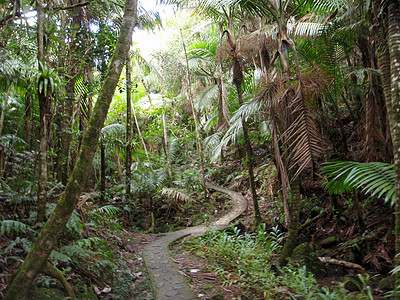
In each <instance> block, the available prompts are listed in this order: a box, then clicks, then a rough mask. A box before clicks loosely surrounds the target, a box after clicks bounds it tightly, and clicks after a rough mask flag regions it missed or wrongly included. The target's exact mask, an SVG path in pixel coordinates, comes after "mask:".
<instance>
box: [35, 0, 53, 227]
mask: <svg viewBox="0 0 400 300" xmlns="http://www.w3.org/2000/svg"><path fill="white" fill-rule="evenodd" d="M36 11H37V15H38V21H37V43H38V54H37V57H38V62H39V71H42V70H43V68H44V66H45V61H44V21H45V15H44V10H43V2H42V1H41V0H37V1H36ZM46 90H47V92H46ZM50 93H51V90H50V85H48V86H45V82H44V81H43V79H39V82H38V97H39V107H40V125H39V141H40V142H39V180H38V193H37V221H38V222H44V221H45V218H46V197H47V192H46V186H47V144H48V139H49V136H50V130H51V124H52V122H53V113H52V104H53V103H52V99H51V95H50Z"/></svg>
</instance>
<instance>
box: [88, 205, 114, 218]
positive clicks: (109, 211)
mask: <svg viewBox="0 0 400 300" xmlns="http://www.w3.org/2000/svg"><path fill="white" fill-rule="evenodd" d="M118 212H119V208H118V207H116V206H113V205H104V206H101V207H99V208H97V209H95V210H94V211H93V213H95V214H99V215H105V216H107V217H110V218H111V217H114V216H115V215H116V214H117V213H118Z"/></svg>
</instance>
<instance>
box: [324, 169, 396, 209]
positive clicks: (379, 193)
mask: <svg viewBox="0 0 400 300" xmlns="http://www.w3.org/2000/svg"><path fill="white" fill-rule="evenodd" d="M322 171H323V174H324V175H325V176H327V177H328V179H329V181H328V182H327V183H326V185H325V188H326V189H327V190H329V191H330V192H332V193H334V194H338V193H341V192H348V191H351V190H352V189H358V190H360V191H361V192H362V193H364V194H369V195H371V196H376V197H378V198H381V197H384V199H385V202H388V201H390V203H391V205H392V206H393V205H394V204H395V201H396V195H395V172H394V165H393V164H386V163H381V162H369V163H360V162H353V161H336V162H327V163H324V164H323V168H322Z"/></svg>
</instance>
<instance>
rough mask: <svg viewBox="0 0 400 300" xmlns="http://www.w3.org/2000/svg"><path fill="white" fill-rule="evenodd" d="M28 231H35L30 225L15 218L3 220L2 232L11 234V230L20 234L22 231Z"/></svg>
mask: <svg viewBox="0 0 400 300" xmlns="http://www.w3.org/2000/svg"><path fill="white" fill-rule="evenodd" d="M27 231H33V230H32V229H31V228H30V226H29V225H26V224H24V223H22V222H19V221H14V220H3V221H1V234H6V235H10V234H11V232H15V233H17V234H19V233H20V232H23V233H26V232H27Z"/></svg>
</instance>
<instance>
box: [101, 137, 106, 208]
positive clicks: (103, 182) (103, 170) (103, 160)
mask: <svg viewBox="0 0 400 300" xmlns="http://www.w3.org/2000/svg"><path fill="white" fill-rule="evenodd" d="M102 139H103V138H102ZM106 181H107V179H106V147H105V146H104V142H103V141H101V144H100V202H101V203H102V204H104V201H105V197H106Z"/></svg>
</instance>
